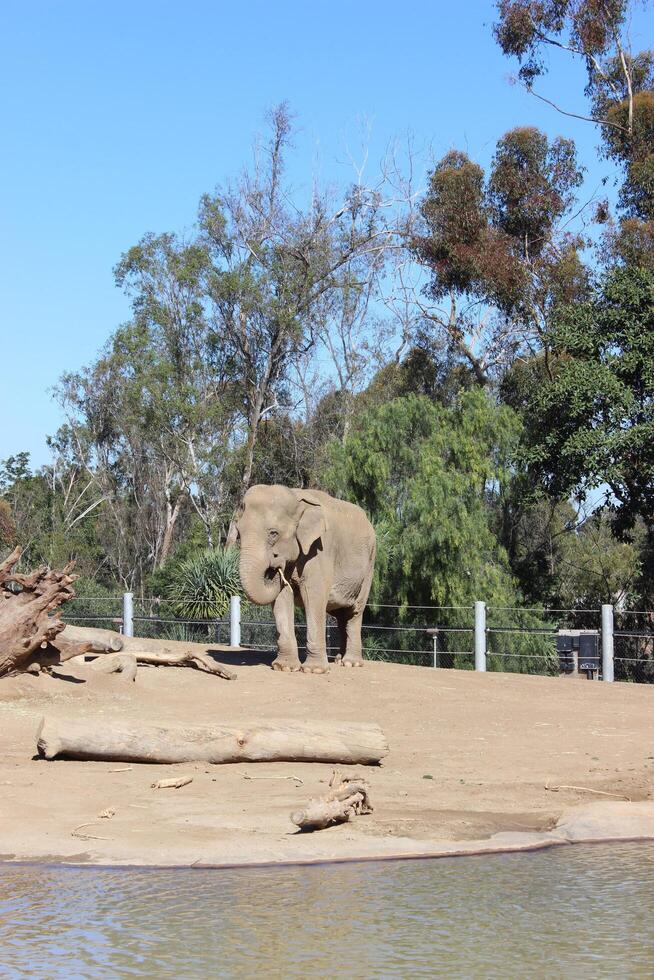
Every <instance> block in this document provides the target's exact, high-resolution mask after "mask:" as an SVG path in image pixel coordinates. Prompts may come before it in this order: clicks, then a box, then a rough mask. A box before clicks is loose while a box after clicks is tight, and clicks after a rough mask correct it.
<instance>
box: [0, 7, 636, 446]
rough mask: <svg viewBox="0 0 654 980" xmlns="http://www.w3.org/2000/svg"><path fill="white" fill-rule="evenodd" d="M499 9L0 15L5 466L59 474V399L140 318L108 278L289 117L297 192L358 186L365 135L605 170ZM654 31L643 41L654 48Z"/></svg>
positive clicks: (578, 82)
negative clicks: (53, 450)
mask: <svg viewBox="0 0 654 980" xmlns="http://www.w3.org/2000/svg"><path fill="white" fill-rule="evenodd" d="M493 20H494V4H493V3H492V2H485V0H466V2H465V3H458V4H452V3H449V2H448V3H445V2H434V0H431V2H430V0H408V2H405V3H403V4H398V3H390V2H387V0H376V2H375V3H372V2H369V0H360V2H359V3H351V2H346V0H329V2H326V0H312V2H307V0H305V2H299V0H276V2H271V0H267V2H261V0H250V2H249V3H244V4H235V3H230V4H227V3H224V2H221V0H213V2H205V0H187V2H185V3H183V4H182V3H180V2H177V3H172V2H169V0H157V2H156V3H155V2H152V0H137V2H131V3H127V2H124V0H111V2H109V0H105V2H104V3H100V2H89V0H85V2H80V0H59V2H57V3H55V2H46V0H42V2H39V3H34V2H30V0H22V2H20V3H17V2H7V0H5V3H4V5H3V16H2V34H1V36H2V42H1V43H2V55H1V57H0V82H1V89H0V90H1V91H2V100H1V107H0V122H1V132H2V137H3V141H4V150H3V153H2V157H1V158H0V171H1V173H0V177H1V179H0V220H1V228H2V234H1V235H0V277H1V278H0V290H1V296H2V305H1V311H2V326H1V329H2V351H3V355H4V356H3V370H2V385H1V387H0V390H1V391H2V395H1V398H2V402H1V404H0V408H1V409H2V415H3V418H4V421H5V424H4V425H3V428H2V435H1V437H0V459H1V458H4V457H6V456H8V455H10V454H13V453H16V452H18V451H20V450H28V451H29V452H30V453H31V454H32V459H33V462H34V463H35V464H37V465H38V464H41V463H43V462H45V461H46V460H47V459H48V453H47V448H46V443H45V437H46V435H47V434H48V433H54V432H55V431H56V429H57V426H58V425H59V424H60V422H61V418H60V416H59V413H58V410H57V407H56V406H55V404H54V403H53V401H52V398H51V394H50V390H51V388H52V386H53V385H54V384H56V382H57V379H58V378H59V376H60V375H61V374H62V373H63V372H64V371H68V370H76V369H77V368H79V367H81V366H82V365H84V364H86V363H88V362H89V361H90V360H91V359H92V358H93V357H94V355H95V354H96V353H97V351H98V350H99V349H100V348H101V347H102V345H103V344H104V343H105V341H106V340H107V338H108V336H109V334H110V333H111V331H112V330H113V329H114V328H115V327H116V326H117V325H118V324H119V323H121V322H123V321H125V320H126V319H127V318H128V316H129V306H128V303H127V301H126V299H125V298H124V296H123V295H122V294H121V293H120V292H119V291H118V290H117V289H116V288H115V286H114V283H113V275H112V268H113V266H114V264H115V263H116V261H117V260H118V259H119V257H120V255H121V253H122V252H123V251H125V250H126V249H127V248H129V247H130V246H131V245H133V244H134V243H136V242H137V241H138V240H139V238H140V237H141V236H142V235H143V234H144V233H145V232H148V231H153V232H160V231H168V230H170V231H183V230H184V229H188V228H190V227H191V226H192V224H193V222H194V220H195V214H196V209H197V202H198V199H199V197H200V195H201V194H202V193H203V192H204V191H207V190H211V189H213V188H214V187H215V185H216V184H217V183H219V182H221V181H223V180H225V179H226V178H228V177H229V176H230V175H233V174H234V173H235V172H236V171H238V169H239V168H240V167H241V165H242V164H243V163H244V162H246V161H247V160H248V156H249V152H250V146H251V142H252V138H253V136H254V135H255V134H256V133H257V132H258V131H260V130H261V128H262V125H263V117H264V114H265V111H266V109H267V108H269V107H270V106H272V105H274V104H276V103H278V102H280V101H282V100H288V102H289V103H290V105H291V107H292V109H293V111H294V112H295V114H296V116H297V123H298V126H299V127H300V132H299V134H298V137H297V141H296V142H297V153H296V154H295V156H294V160H293V164H292V173H291V176H292V179H293V181H294V183H295V185H296V186H297V187H298V188H299V189H300V190H301V188H302V187H303V186H304V187H306V186H307V185H308V183H309V182H310V179H311V175H312V172H313V170H314V169H315V166H316V163H315V161H316V160H319V161H320V170H321V172H322V173H323V174H324V175H326V176H329V175H332V174H335V173H336V172H337V171H339V170H340V172H341V173H343V174H346V173H347V171H346V170H345V169H344V164H343V166H342V163H343V161H344V160H345V157H346V153H345V147H346V145H354V143H355V142H356V134H357V132H358V130H359V122H360V120H361V119H367V120H368V122H369V124H370V125H371V126H372V135H371V143H370V150H371V159H375V158H377V157H379V156H381V154H382V153H383V150H384V147H385V146H386V145H387V143H388V141H389V140H391V139H392V138H393V137H395V136H398V135H402V134H403V133H406V131H407V130H410V131H411V132H412V133H413V134H414V138H415V140H416V142H417V143H418V144H427V143H430V144H433V147H434V150H435V152H436V153H437V154H438V155H441V154H442V153H443V152H445V151H446V150H447V149H450V148H452V147H458V148H461V149H465V150H466V151H467V152H468V153H469V154H470V155H471V156H472V157H474V158H476V159H478V160H479V161H480V162H481V163H487V162H488V160H489V158H490V156H491V155H492V151H493V147H494V144H495V141H496V140H497V139H498V138H499V137H500V136H501V135H502V134H503V133H504V132H505V131H506V130H507V129H509V128H511V127H513V126H516V125H537V126H539V127H541V128H542V129H545V130H546V131H547V132H549V133H550V134H552V135H556V134H562V135H565V136H571V137H573V138H575V139H576V140H577V142H578V148H579V155H580V158H581V160H582V162H583V163H584V164H585V165H586V166H587V167H588V178H587V185H588V187H589V188H590V189H591V190H592V189H593V188H594V187H595V186H596V185H597V182H598V180H599V176H600V173H603V172H605V170H606V165H605V164H604V163H603V164H602V165H601V168H600V167H599V165H598V161H597V154H596V151H595V146H596V143H597V139H596V133H595V131H594V129H593V127H592V126H590V125H588V124H584V123H581V122H577V121H575V120H572V119H566V118H564V117H562V116H560V115H557V114H556V113H555V112H554V111H553V110H551V109H548V108H547V107H546V106H543V105H542V104H539V103H538V102H536V100H535V99H533V98H530V97H529V96H528V95H527V94H526V93H524V92H523V91H522V90H521V89H520V88H519V87H517V86H511V85H510V84H509V82H508V76H509V75H510V74H511V72H512V71H514V70H515V66H513V65H512V64H511V63H510V62H508V61H507V60H506V59H504V58H503V57H502V56H501V53H500V51H499V49H498V47H497V45H496V44H495V42H494V40H493V37H492V33H491V25H492V23H493ZM653 27H654V24H653V23H652V16H651V13H647V12H643V13H642V14H639V16H638V19H637V20H636V22H635V23H634V25H633V32H632V33H633V40H634V46H635V47H639V46H640V47H644V46H649V44H650V43H651V39H652V36H653V35H654V30H652V28H653ZM554 67H555V68H556V72H555V73H553V75H552V76H551V77H550V78H548V79H547V80H546V81H545V82H544V83H543V86H544V88H543V91H545V92H546V94H547V95H548V97H551V98H554V99H555V100H559V101H561V102H562V103H564V104H565V105H566V106H568V107H570V108H572V109H575V110H577V111H582V112H583V111H584V100H583V95H582V90H583V73H582V71H581V68H580V67H579V68H575V67H574V66H572V65H571V64H570V62H569V61H567V60H563V59H561V60H560V61H557V62H556V63H555V65H554Z"/></svg>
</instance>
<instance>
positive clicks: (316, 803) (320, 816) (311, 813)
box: [291, 776, 372, 830]
mask: <svg viewBox="0 0 654 980" xmlns="http://www.w3.org/2000/svg"><path fill="white" fill-rule="evenodd" d="M364 813H372V804H371V802H370V794H369V786H368V783H367V782H366V781H365V780H364V779H361V778H360V777H358V776H352V777H345V779H343V781H342V782H341V783H340V785H339V786H337V787H336V788H335V789H333V790H331V792H329V793H328V794H327V795H326V796H324V797H323V798H322V799H320V800H310V801H309V803H308V804H307V805H306V807H305V808H304V809H303V810H295V811H294V812H293V813H292V814H291V820H292V821H293V823H294V824H295V825H296V826H297V827H299V828H300V830H324V828H325V827H330V826H332V825H333V824H337V823H346V822H347V821H348V820H351V819H352V817H354V816H357V815H359V814H364Z"/></svg>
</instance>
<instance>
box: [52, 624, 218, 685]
mask: <svg viewBox="0 0 654 980" xmlns="http://www.w3.org/2000/svg"><path fill="white" fill-rule="evenodd" d="M64 637H65V638H70V639H71V640H73V641H74V642H76V643H80V642H82V641H83V640H84V639H86V638H88V640H89V641H90V642H92V643H93V646H92V647H90V652H91V653H104V652H105V650H103V649H102V648H103V645H104V646H106V645H107V644H108V643H109V642H111V643H112V644H114V645H115V646H114V647H113V649H115V650H116V651H118V650H122V652H123V653H124V654H129V655H131V656H133V657H135V658H136V662H137V663H139V664H150V665H153V666H160V667H197V669H198V670H203V671H205V673H207V674H215V675H216V676H217V677H223V678H224V679H225V680H227V681H233V680H236V673H235V671H233V670H230V669H229V668H228V667H226V666H225V665H224V664H221V663H218V661H217V660H214V659H213V657H212V656H211V655H210V654H209V653H208V652H207V648H206V647H203V645H202V644H200V643H180V642H179V641H175V640H153V639H146V638H145V637H139V636H122V635H120V634H119V633H114V632H113V631H112V630H103V629H86V628H84V627H80V626H66V629H65V631H64Z"/></svg>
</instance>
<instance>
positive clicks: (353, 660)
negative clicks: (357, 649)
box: [338, 653, 363, 667]
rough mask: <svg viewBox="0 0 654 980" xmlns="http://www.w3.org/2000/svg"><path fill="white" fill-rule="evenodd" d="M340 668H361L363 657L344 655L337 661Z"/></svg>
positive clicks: (359, 655)
mask: <svg viewBox="0 0 654 980" xmlns="http://www.w3.org/2000/svg"><path fill="white" fill-rule="evenodd" d="M338 663H339V665H340V666H341V667H363V657H362V656H361V654H358V656H357V655H354V654H350V653H346V654H345V656H344V657H341V658H340V660H339V661H338Z"/></svg>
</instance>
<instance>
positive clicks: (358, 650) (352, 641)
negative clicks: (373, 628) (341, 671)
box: [340, 612, 363, 667]
mask: <svg viewBox="0 0 654 980" xmlns="http://www.w3.org/2000/svg"><path fill="white" fill-rule="evenodd" d="M362 621H363V612H360V613H354V614H353V615H350V616H349V617H348V618H347V620H346V622H345V633H346V640H345V655H344V656H343V657H342V658H341V661H340V663H341V666H343V667H362V666H363V645H362V643H361V623H362Z"/></svg>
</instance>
